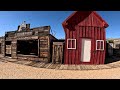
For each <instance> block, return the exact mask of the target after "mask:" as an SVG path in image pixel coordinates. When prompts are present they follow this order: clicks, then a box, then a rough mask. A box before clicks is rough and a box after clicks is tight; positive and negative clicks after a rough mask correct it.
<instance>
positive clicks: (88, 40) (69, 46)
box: [62, 11, 109, 64]
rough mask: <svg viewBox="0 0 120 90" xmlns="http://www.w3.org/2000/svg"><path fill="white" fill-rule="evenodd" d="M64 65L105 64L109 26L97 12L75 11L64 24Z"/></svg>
mask: <svg viewBox="0 0 120 90" xmlns="http://www.w3.org/2000/svg"><path fill="white" fill-rule="evenodd" d="M62 25H63V28H64V31H65V48H64V64H104V60H105V52H106V31H105V29H106V28H107V27H108V26H109V25H108V24H107V23H106V21H104V20H103V19H102V17H101V16H100V15H98V14H97V13H96V12H95V11H75V12H73V14H71V15H70V16H69V17H68V18H67V19H66V20H65V21H64V22H63V23H62Z"/></svg>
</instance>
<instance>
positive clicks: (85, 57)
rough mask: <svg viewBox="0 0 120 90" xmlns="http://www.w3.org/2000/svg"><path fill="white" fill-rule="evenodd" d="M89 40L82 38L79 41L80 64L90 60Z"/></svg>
mask: <svg viewBox="0 0 120 90" xmlns="http://www.w3.org/2000/svg"><path fill="white" fill-rule="evenodd" d="M91 41H92V40H91V39H87V38H82V41H81V47H82V48H81V62H90V59H91Z"/></svg>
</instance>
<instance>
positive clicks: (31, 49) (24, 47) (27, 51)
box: [17, 40, 38, 56]
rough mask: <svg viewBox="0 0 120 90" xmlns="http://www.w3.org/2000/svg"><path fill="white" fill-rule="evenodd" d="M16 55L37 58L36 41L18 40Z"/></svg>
mask: <svg viewBox="0 0 120 90" xmlns="http://www.w3.org/2000/svg"><path fill="white" fill-rule="evenodd" d="M17 54H21V55H35V56H38V40H18V41H17Z"/></svg>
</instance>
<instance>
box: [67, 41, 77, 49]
mask: <svg viewBox="0 0 120 90" xmlns="http://www.w3.org/2000/svg"><path fill="white" fill-rule="evenodd" d="M69 40H71V41H73V40H74V41H75V48H69V47H68V41H69ZM71 47H72V43H71ZM67 49H76V39H67Z"/></svg>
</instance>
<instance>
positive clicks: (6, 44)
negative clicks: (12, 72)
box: [0, 22, 57, 62]
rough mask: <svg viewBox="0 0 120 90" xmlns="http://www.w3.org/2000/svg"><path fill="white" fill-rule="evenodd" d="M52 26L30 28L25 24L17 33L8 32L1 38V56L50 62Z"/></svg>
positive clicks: (52, 37) (52, 38)
mask: <svg viewBox="0 0 120 90" xmlns="http://www.w3.org/2000/svg"><path fill="white" fill-rule="evenodd" d="M50 28H51V27H50V26H42V27H35V28H30V24H26V23H25V22H24V23H22V24H21V25H19V26H18V29H17V30H16V31H10V32H6V33H5V36H4V37H1V38H0V55H1V56H4V57H11V58H15V59H16V58H17V59H28V60H39V61H44V62H50V60H51V58H52V54H51V52H52V48H51V47H52V42H53V41H54V40H57V39H56V38H55V37H54V36H53V35H51V34H50Z"/></svg>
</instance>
